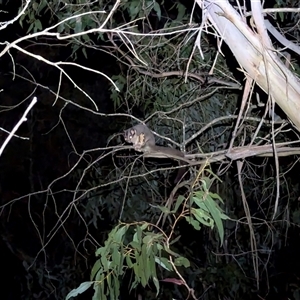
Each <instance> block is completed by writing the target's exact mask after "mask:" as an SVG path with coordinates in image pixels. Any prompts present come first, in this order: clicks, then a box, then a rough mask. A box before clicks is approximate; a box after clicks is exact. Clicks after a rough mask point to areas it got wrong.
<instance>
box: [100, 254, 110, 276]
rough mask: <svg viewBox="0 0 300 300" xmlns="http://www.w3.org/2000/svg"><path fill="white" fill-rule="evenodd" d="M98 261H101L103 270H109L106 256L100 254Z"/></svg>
mask: <svg viewBox="0 0 300 300" xmlns="http://www.w3.org/2000/svg"><path fill="white" fill-rule="evenodd" d="M100 261H101V264H102V267H103V269H104V271H105V272H107V271H108V270H109V261H108V260H107V258H106V256H105V255H102V256H101V257H100Z"/></svg>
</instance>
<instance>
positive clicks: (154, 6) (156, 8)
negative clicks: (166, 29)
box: [153, 1, 161, 20]
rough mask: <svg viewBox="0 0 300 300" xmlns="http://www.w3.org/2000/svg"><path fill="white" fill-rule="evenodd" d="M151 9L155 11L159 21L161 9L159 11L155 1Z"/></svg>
mask: <svg viewBox="0 0 300 300" xmlns="http://www.w3.org/2000/svg"><path fill="white" fill-rule="evenodd" d="M153 9H154V10H155V12H156V14H157V18H158V20H160V19H161V9H160V6H159V4H158V3H157V2H156V1H155V2H154V5H153Z"/></svg>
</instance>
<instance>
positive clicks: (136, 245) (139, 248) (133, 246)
mask: <svg viewBox="0 0 300 300" xmlns="http://www.w3.org/2000/svg"><path fill="white" fill-rule="evenodd" d="M129 245H130V246H131V247H132V248H133V249H136V250H137V251H138V252H140V251H141V249H142V245H141V244H140V243H138V242H135V241H132V242H130V243H129Z"/></svg>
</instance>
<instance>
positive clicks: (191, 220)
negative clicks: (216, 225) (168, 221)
mask: <svg viewBox="0 0 300 300" xmlns="http://www.w3.org/2000/svg"><path fill="white" fill-rule="evenodd" d="M185 219H186V221H187V222H188V223H189V224H191V225H192V226H193V227H194V229H196V230H200V229H201V227H200V223H199V222H198V221H197V220H195V219H194V218H193V217H185Z"/></svg>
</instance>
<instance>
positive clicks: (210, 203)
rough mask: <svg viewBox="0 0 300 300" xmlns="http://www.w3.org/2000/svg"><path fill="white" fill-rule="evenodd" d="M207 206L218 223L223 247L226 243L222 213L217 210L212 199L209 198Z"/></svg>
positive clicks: (206, 202)
mask: <svg viewBox="0 0 300 300" xmlns="http://www.w3.org/2000/svg"><path fill="white" fill-rule="evenodd" d="M205 204H206V206H207V208H208V209H209V211H210V213H211V215H212V217H213V219H214V221H215V223H216V226H217V229H218V233H219V236H220V240H221V246H222V245H223V241H224V227H223V222H222V219H221V217H220V214H221V212H220V211H219V210H218V209H217V208H216V204H215V202H214V200H213V199H212V198H210V197H207V199H206V201H205Z"/></svg>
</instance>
